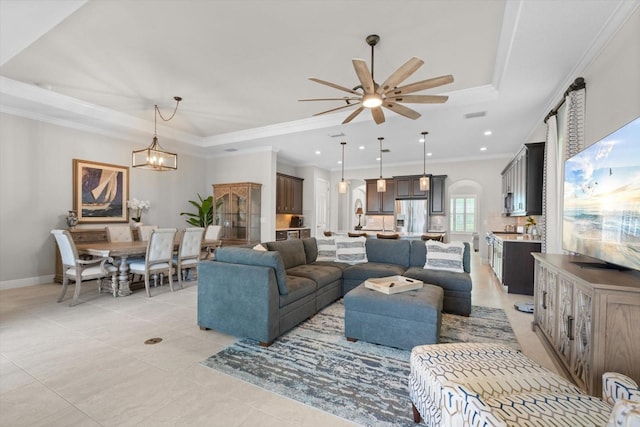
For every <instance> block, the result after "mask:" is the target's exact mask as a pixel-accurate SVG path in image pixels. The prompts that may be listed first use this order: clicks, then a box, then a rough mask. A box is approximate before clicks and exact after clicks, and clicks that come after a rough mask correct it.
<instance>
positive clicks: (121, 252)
mask: <svg viewBox="0 0 640 427" xmlns="http://www.w3.org/2000/svg"><path fill="white" fill-rule="evenodd" d="M216 242H217V241H215V240H204V239H203V240H202V243H201V247H202V248H207V247H210V246H214V245H215V243H216ZM147 243H148V242H145V241H140V240H134V241H133V242H94V243H76V249H77V251H78V253H79V254H83V255H99V254H103V255H106V254H107V253H108V254H109V255H108V256H110V257H113V258H116V259H117V260H118V261H117V263H116V265H117V266H118V296H121V297H124V296H127V295H131V288H130V287H129V264H128V263H127V259H128V258H131V257H144V256H145V255H146V253H147ZM174 245H175V247H174V249H175V250H177V249H178V247H179V245H180V236H176V239H175V241H174Z"/></svg>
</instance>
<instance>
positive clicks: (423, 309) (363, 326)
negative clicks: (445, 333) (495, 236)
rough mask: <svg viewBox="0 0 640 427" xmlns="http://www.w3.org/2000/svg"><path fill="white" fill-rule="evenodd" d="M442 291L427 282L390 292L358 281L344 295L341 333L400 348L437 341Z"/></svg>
mask: <svg viewBox="0 0 640 427" xmlns="http://www.w3.org/2000/svg"><path fill="white" fill-rule="evenodd" d="M443 295H444V291H443V290H442V288H441V287H439V286H434V285H428V284H425V285H424V287H423V288H422V289H417V290H414V291H407V292H401V293H397V294H392V295H387V294H383V293H381V292H378V291H374V290H373V289H367V288H365V287H364V284H361V285H360V286H358V287H357V288H355V289H353V290H351V291H349V292H348V293H347V294H346V295H345V296H344V310H345V313H344V334H345V336H346V337H347V340H349V341H357V340H363V341H368V342H372V343H375V344H383V345H386V346H389V347H397V348H401V349H404V350H411V349H412V348H413V347H415V346H418V345H424V344H437V343H438V337H439V336H440V325H441V323H442V313H441V312H442V299H443Z"/></svg>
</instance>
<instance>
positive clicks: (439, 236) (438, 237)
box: [420, 233, 444, 242]
mask: <svg viewBox="0 0 640 427" xmlns="http://www.w3.org/2000/svg"><path fill="white" fill-rule="evenodd" d="M420 238H421V239H422V240H424V241H426V240H435V241H436V242H443V241H444V234H443V233H425V234H423V235H422V236H420Z"/></svg>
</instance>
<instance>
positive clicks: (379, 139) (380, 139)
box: [378, 137, 384, 179]
mask: <svg viewBox="0 0 640 427" xmlns="http://www.w3.org/2000/svg"><path fill="white" fill-rule="evenodd" d="M383 139H384V138H383V137H379V138H378V141H380V179H382V140H383Z"/></svg>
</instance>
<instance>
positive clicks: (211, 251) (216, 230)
mask: <svg viewBox="0 0 640 427" xmlns="http://www.w3.org/2000/svg"><path fill="white" fill-rule="evenodd" d="M221 232H222V226H220V225H213V224H212V225H208V226H207V228H206V230H205V232H204V240H206V241H208V242H211V243H209V244H207V246H206V247H205V248H204V250H203V251H202V252H201V254H200V259H209V260H212V259H215V252H216V249H218V248H219V247H220V246H222V240H220V233H221Z"/></svg>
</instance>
